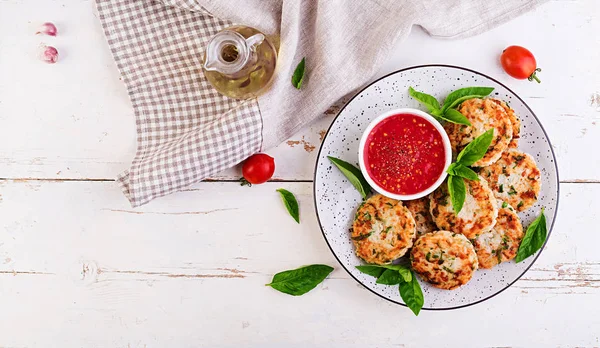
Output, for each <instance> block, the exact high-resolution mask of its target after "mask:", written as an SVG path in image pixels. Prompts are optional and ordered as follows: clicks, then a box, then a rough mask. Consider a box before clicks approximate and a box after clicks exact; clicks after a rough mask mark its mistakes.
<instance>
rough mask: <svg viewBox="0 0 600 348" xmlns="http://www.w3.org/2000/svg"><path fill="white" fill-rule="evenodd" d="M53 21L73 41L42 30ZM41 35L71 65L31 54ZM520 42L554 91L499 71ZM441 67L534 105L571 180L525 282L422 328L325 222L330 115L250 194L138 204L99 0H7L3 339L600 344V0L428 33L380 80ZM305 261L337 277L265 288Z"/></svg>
mask: <svg viewBox="0 0 600 348" xmlns="http://www.w3.org/2000/svg"><path fill="white" fill-rule="evenodd" d="M44 21H53V22H55V23H57V25H58V26H59V30H60V33H59V36H58V37H56V38H49V37H42V36H35V35H33V33H34V32H35V28H36V26H37V25H38V24H39V23H41V22H44ZM40 42H46V43H48V44H52V45H54V46H56V47H57V48H58V50H59V51H60V54H61V57H60V61H59V63H58V64H55V65H47V64H44V63H42V62H40V61H38V60H37V59H36V56H35V51H36V48H37V46H38V45H39V44H40ZM511 44H520V45H523V46H526V47H528V48H530V49H531V50H532V51H533V52H534V54H535V55H536V56H537V58H538V63H539V65H540V66H541V67H542V69H543V71H542V73H541V74H540V77H541V79H542V84H540V85H538V84H536V83H530V82H527V81H524V82H521V81H517V80H513V79H511V78H509V77H508V76H507V75H505V74H504V73H503V72H502V70H501V68H500V66H499V64H498V62H497V61H498V55H499V54H500V52H501V51H502V49H503V48H504V47H506V46H508V45H511ZM426 63H445V64H454V65H461V66H465V67H468V68H472V69H475V70H479V71H481V72H483V73H485V74H488V75H491V76H493V77H495V78H497V79H499V80H500V81H501V82H503V83H505V84H507V85H508V86H509V87H510V88H512V89H513V90H515V92H517V93H518V94H519V95H520V96H522V97H523V98H524V100H525V101H526V102H527V103H528V104H529V105H530V106H531V107H532V109H533V110H534V111H535V112H536V113H537V115H538V116H539V118H540V120H541V121H542V123H543V125H544V127H545V128H546V130H547V131H548V133H549V135H550V138H551V141H552V143H553V144H554V150H555V152H556V155H557V156H558V164H559V167H560V177H561V182H562V184H561V195H560V211H559V214H558V220H557V222H556V225H555V228H554V231H553V233H552V236H551V239H550V241H549V243H548V245H547V247H546V249H545V251H544V252H543V254H542V255H541V257H540V258H539V260H538V261H537V263H536V264H535V265H534V267H533V268H532V269H531V270H530V271H529V272H528V273H527V274H526V275H525V276H524V277H523V278H522V279H521V280H520V281H518V282H517V283H516V284H515V285H514V286H512V287H511V288H510V289H508V290H506V291H505V292H503V293H502V294H500V295H498V296H496V297H494V298H492V299H490V300H488V301H486V302H483V303H481V304H478V305H475V306H472V307H468V308H465V309H461V310H455V311H442V312H431V311H425V312H422V313H421V315H420V316H419V317H414V316H413V314H412V313H411V312H410V311H409V310H408V309H406V308H404V307H400V306H397V305H394V304H392V303H389V302H387V301H385V300H382V299H380V298H378V297H377V296H374V295H372V294H371V293H370V292H369V291H367V290H365V289H364V288H363V287H362V286H361V285H359V284H357V283H356V282H355V281H354V280H352V279H351V278H350V277H349V276H348V274H346V272H345V271H344V270H343V269H342V268H341V266H340V265H338V264H337V263H336V261H335V258H334V257H333V255H332V254H331V253H330V251H329V249H328V247H327V245H326V243H325V241H324V239H323V237H322V234H321V231H320V230H319V227H318V224H317V221H316V217H315V213H314V204H313V198H312V182H311V181H312V176H313V168H314V162H315V158H316V154H317V152H318V147H319V145H320V138H321V136H322V135H323V134H324V132H325V130H326V129H327V127H328V125H329V123H330V122H331V120H332V119H333V116H334V114H335V112H336V110H335V109H332V110H330V112H328V113H327V114H326V115H324V116H323V117H322V119H321V120H319V121H318V122H317V123H316V124H314V125H312V126H310V127H307V128H306V129H304V130H303V131H302V132H301V133H299V134H297V135H295V136H294V137H293V138H292V139H290V141H288V142H287V143H284V144H282V145H280V146H279V147H277V148H276V149H273V150H271V151H269V152H268V153H269V154H271V155H273V156H274V157H275V159H276V162H277V170H276V173H275V178H276V179H275V180H273V182H270V183H267V184H264V185H259V186H254V187H252V188H247V187H240V186H239V184H238V183H236V182H235V180H236V179H237V178H238V177H239V176H240V174H239V171H238V170H230V171H227V172H224V173H221V174H220V175H218V176H217V177H215V178H214V181H212V182H205V183H201V184H197V185H195V186H193V187H191V188H190V189H188V190H186V191H185V192H182V193H177V194H173V195H171V196H168V197H165V198H161V199H157V200H156V201H154V202H152V203H150V204H148V205H146V206H144V207H142V208H140V209H131V208H130V206H129V204H128V202H127V201H126V199H125V198H124V196H123V195H122V194H121V192H120V189H119V188H118V187H117V185H116V184H115V182H114V181H113V178H114V177H115V176H116V174H117V173H119V172H121V171H122V170H124V169H126V168H127V167H128V165H129V163H130V160H131V159H132V158H133V155H134V151H135V143H134V121H133V112H132V109H131V106H130V103H129V100H128V97H127V93H126V91H125V88H124V86H123V84H122V83H121V81H120V78H119V74H118V72H117V69H116V67H115V66H114V64H113V62H112V59H111V57H110V53H109V51H108V48H107V46H106V44H105V42H104V37H103V35H102V33H101V29H100V26H99V23H98V21H97V20H96V18H95V17H94V14H93V11H92V3H91V2H90V1H82V0H57V1H48V0H37V1H36V0H0V347H192V346H206V347H217V346H231V347H238V346H257V347H267V346H268V347H280V346H283V345H284V343H286V344H287V346H295V347H307V346H322V347H333V346H343V347H349V346H357V347H363V346H369V347H383V346H395V347H404V346H407V347H423V346H434V347H445V346H459V347H467V346H474V347H481V346H494V347H496V346H516V347H535V346H539V347H548V346H565V347H567V346H587V347H592V346H600V315H599V314H600V253H599V252H598V250H599V243H600V235H599V233H600V229H599V228H598V218H599V217H600V214H599V212H600V198H599V197H600V154H599V151H600V150H599V147H598V146H599V145H598V144H599V142H598V139H600V124H599V123H600V1H598V0H579V1H577V0H573V1H566V0H565V1H552V2H550V3H548V4H545V5H543V6H542V7H540V8H539V9H537V10H536V11H534V12H531V13H528V14H526V15H524V16H522V17H519V18H517V19H515V20H513V21H512V22H510V23H508V24H505V25H502V26H501V27H499V28H497V29H495V30H492V31H490V32H487V33H484V34H482V35H479V36H477V37H473V38H469V39H465V40H460V41H441V40H435V39H432V38H430V37H428V36H427V35H426V34H425V33H424V32H423V31H421V30H420V29H418V28H415V30H414V32H413V33H412V34H411V36H410V37H409V38H408V40H406V41H405V42H403V43H402V44H400V45H399V46H398V48H397V50H396V52H395V54H394V55H393V56H391V57H390V59H389V61H388V62H387V64H386V65H385V67H384V68H383V69H382V70H381V71H380V73H379V74H378V76H381V75H383V74H385V73H388V72H391V71H394V70H397V69H400V68H403V67H407V66H411V65H419V64H426ZM378 76H374V78H375V77H378ZM280 187H284V188H287V189H289V190H291V191H293V192H295V193H296V194H297V195H298V198H299V201H300V205H301V207H300V209H301V218H302V224H300V225H297V224H295V223H294V222H293V221H292V219H291V218H290V217H289V216H288V215H287V213H286V212H285V210H284V208H283V205H282V204H281V202H280V198H279V197H278V195H277V194H276V192H275V189H277V188H280ZM310 263H326V264H329V265H332V266H334V267H336V270H335V271H334V272H333V273H332V274H331V276H330V277H329V278H328V279H327V280H326V281H325V282H323V283H322V284H321V285H319V286H318V287H317V288H316V289H315V290H313V291H312V292H310V293H308V294H306V295H304V296H302V297H292V296H288V295H284V294H281V293H279V292H276V291H274V290H272V289H270V288H268V287H265V286H264V284H265V283H267V282H268V281H269V280H270V279H271V276H272V275H273V274H274V273H276V272H278V271H281V270H285V269H290V268H295V267H298V266H301V265H304V264H310Z"/></svg>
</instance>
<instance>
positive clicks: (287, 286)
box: [265, 265, 333, 296]
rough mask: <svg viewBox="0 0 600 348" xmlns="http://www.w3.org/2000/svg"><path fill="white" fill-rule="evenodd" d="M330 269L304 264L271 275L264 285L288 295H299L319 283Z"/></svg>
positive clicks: (331, 268) (324, 266)
mask: <svg viewBox="0 0 600 348" xmlns="http://www.w3.org/2000/svg"><path fill="white" fill-rule="evenodd" d="M331 271H333V267H330V266H327V265H310V266H304V267H300V268H297V269H293V270H289V271H284V272H279V273H277V274H275V275H274V276H273V280H272V281H271V282H270V283H269V284H265V285H266V286H270V287H272V288H273V289H275V290H278V291H281V292H283V293H286V294H289V295H293V296H300V295H304V294H306V293H307V292H309V291H311V290H312V289H314V288H315V287H316V286H317V285H319V284H320V283H321V282H322V281H323V280H324V279H325V278H327V276H328V275H329V273H331Z"/></svg>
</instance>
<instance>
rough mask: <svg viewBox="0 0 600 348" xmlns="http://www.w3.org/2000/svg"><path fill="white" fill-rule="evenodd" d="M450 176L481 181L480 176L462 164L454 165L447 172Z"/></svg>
mask: <svg viewBox="0 0 600 348" xmlns="http://www.w3.org/2000/svg"><path fill="white" fill-rule="evenodd" d="M446 172H447V173H448V174H450V175H454V176H460V177H461V178H465V179H469V180H475V181H479V175H477V173H475V172H474V171H473V169H471V168H469V167H465V166H463V165H462V164H460V163H452V164H451V165H450V166H449V167H448V170H447V171H446Z"/></svg>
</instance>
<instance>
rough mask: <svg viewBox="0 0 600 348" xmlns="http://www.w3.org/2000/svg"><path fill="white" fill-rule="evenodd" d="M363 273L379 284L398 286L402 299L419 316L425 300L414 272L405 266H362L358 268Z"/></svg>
mask: <svg viewBox="0 0 600 348" xmlns="http://www.w3.org/2000/svg"><path fill="white" fill-rule="evenodd" d="M356 269H358V270H359V271H361V272H362V273H365V274H368V275H370V276H373V277H375V278H377V281H376V283H377V284H384V285H398V290H399V291H400V297H402V300H403V301H404V303H406V306H408V308H410V310H411V311H413V313H415V315H419V312H420V311H421V308H423V303H424V302H425V299H424V297H423V291H421V285H419V281H418V280H417V276H416V275H415V274H414V272H413V271H411V270H410V268H408V267H407V266H404V265H362V266H356Z"/></svg>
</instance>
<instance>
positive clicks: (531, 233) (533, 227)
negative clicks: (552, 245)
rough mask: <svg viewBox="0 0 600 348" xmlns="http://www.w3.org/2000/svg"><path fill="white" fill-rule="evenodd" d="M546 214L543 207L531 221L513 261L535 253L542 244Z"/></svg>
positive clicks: (519, 260) (544, 235)
mask: <svg viewBox="0 0 600 348" xmlns="http://www.w3.org/2000/svg"><path fill="white" fill-rule="evenodd" d="M546 233H547V231H546V216H545V215H544V208H542V211H541V212H540V216H538V217H537V218H536V219H535V220H533V222H532V223H531V224H530V225H529V227H527V232H525V237H523V241H522V242H521V245H520V246H519V250H518V251H517V256H516V257H515V262H517V263H518V262H521V261H523V260H525V259H526V258H528V257H529V256H531V255H533V254H535V253H536V251H538V250H540V248H541V247H542V246H543V245H544V242H545V241H546Z"/></svg>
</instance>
